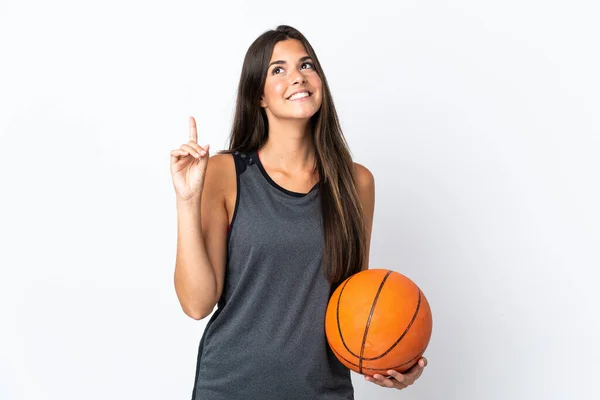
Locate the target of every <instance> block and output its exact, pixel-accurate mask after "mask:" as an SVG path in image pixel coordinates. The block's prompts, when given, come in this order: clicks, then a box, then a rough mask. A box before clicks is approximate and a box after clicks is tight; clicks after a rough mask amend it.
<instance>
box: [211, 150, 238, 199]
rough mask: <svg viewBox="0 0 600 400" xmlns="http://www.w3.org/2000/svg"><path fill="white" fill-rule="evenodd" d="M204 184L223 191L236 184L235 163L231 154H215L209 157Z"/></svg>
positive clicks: (214, 189)
mask: <svg viewBox="0 0 600 400" xmlns="http://www.w3.org/2000/svg"><path fill="white" fill-rule="evenodd" d="M204 184H205V186H206V185H208V186H210V187H211V189H212V190H213V191H214V192H221V193H226V192H228V191H229V190H230V189H231V187H232V185H235V163H234V160H233V156H232V155H231V154H215V155H213V156H211V157H210V158H209V159H208V164H207V166H206V177H205V180H204Z"/></svg>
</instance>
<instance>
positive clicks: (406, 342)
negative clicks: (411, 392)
mask: <svg viewBox="0 0 600 400" xmlns="http://www.w3.org/2000/svg"><path fill="white" fill-rule="evenodd" d="M432 326H433V320H432V316H431V309H430V308H429V303H428V302H427V298H426V297H425V295H424V294H423V292H422V291H421V290H420V289H419V287H418V286H417V285H416V284H415V283H414V282H413V281H411V280H410V279H409V278H407V277H406V276H404V275H402V274H400V273H398V272H395V271H391V270H387V269H368V270H365V271H361V272H359V273H356V274H354V275H352V276H350V277H349V278H348V279H346V280H345V281H343V282H342V283H341V284H340V285H339V286H338V287H337V288H336V290H335V291H334V292H333V294H332V296H331V298H330V299H329V304H328V306H327V311H326V314H325V334H326V336H327V342H328V343H329V347H330V348H331V350H332V351H333V353H334V354H335V356H336V357H337V358H338V360H340V362H341V363H342V364H344V365H345V366H346V367H348V368H349V369H351V370H353V371H355V372H357V373H359V374H362V375H368V376H373V375H374V374H381V375H383V376H387V375H388V373H387V371H388V370H390V369H392V370H395V371H398V372H400V373H402V372H404V371H406V370H408V369H409V368H410V367H412V366H413V365H415V364H416V363H417V362H418V361H419V358H420V357H421V356H422V355H423V353H424V352H425V349H426V348H427V346H428V344H429V340H430V338H431V330H432Z"/></svg>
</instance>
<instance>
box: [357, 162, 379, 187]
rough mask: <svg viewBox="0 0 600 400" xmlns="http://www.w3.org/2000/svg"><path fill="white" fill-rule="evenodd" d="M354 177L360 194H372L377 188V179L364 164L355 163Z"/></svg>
mask: <svg viewBox="0 0 600 400" xmlns="http://www.w3.org/2000/svg"><path fill="white" fill-rule="evenodd" d="M354 177H355V179H356V186H357V189H358V190H359V192H365V191H367V192H370V191H372V190H373V189H374V187H375V177H374V176H373V174H372V173H371V171H370V170H369V169H368V168H367V167H365V166H364V165H362V164H359V163H356V162H355V163H354Z"/></svg>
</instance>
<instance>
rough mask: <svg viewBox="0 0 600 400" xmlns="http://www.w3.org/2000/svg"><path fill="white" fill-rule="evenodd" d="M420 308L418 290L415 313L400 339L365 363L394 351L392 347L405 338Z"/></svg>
mask: <svg viewBox="0 0 600 400" xmlns="http://www.w3.org/2000/svg"><path fill="white" fill-rule="evenodd" d="M420 308H421V290H419V299H418V300H417V309H416V310H415V313H414V314H413V317H412V319H411V320H410V322H409V324H408V326H407V327H406V329H405V330H404V332H403V333H402V335H401V336H400V338H398V340H396V343H394V344H393V345H392V346H391V347H390V348H389V349H387V350H386V351H385V352H384V353H383V354H381V355H379V356H377V357H374V358H365V360H367V361H372V360H377V359H379V358H381V357H384V356H385V355H386V354H387V353H389V352H390V351H392V350H393V349H394V347H396V346H397V345H398V343H400V341H401V340H402V339H403V338H404V336H406V334H407V333H408V331H409V330H410V327H411V326H412V324H413V323H414V322H415V320H416V319H417V315H419V310H420Z"/></svg>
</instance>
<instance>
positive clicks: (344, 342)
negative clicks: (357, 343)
mask: <svg viewBox="0 0 600 400" xmlns="http://www.w3.org/2000/svg"><path fill="white" fill-rule="evenodd" d="M353 277H354V275H352V276H351V277H350V278H348V280H347V281H346V282H344V286H342V290H340V295H339V297H338V301H337V307H336V310H335V318H336V321H337V326H338V332H339V334H340V339H342V344H343V345H344V347H345V348H346V350H348V352H349V353H350V354H352V355H353V356H354V357H358V354H354V352H353V351H352V350H350V349H349V348H348V345H347V344H346V341H345V340H344V336H343V335H342V327H341V326H340V302H341V301H342V293H344V289H345V288H346V285H347V284H348V282H350V279H352V278H353Z"/></svg>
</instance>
